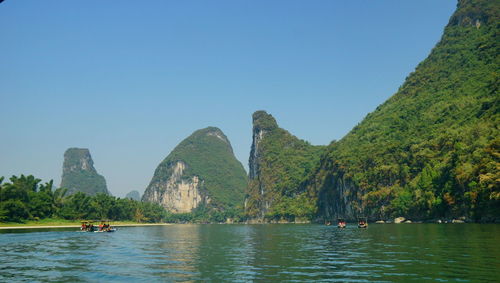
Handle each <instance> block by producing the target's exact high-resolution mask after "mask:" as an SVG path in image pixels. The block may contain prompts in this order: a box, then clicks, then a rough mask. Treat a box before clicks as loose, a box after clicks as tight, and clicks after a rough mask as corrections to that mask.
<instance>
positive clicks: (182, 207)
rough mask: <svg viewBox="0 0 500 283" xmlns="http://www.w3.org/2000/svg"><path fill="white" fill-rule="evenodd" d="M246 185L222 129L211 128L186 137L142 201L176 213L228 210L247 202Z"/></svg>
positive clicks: (154, 178) (156, 174)
mask: <svg viewBox="0 0 500 283" xmlns="http://www.w3.org/2000/svg"><path fill="white" fill-rule="evenodd" d="M246 184H247V179H246V172H245V170H244V169H243V166H242V165H241V163H240V162H239V161H238V160H236V158H235V157H234V154H233V149H232V147H231V143H230V142H229V140H228V139H227V137H226V136H225V135H224V133H223V132H222V131H221V130H220V129H218V128H215V127H208V128H205V129H201V130H198V131H196V132H194V133H193V134H192V135H191V136H189V137H188V138H186V139H185V140H183V141H182V142H181V143H180V144H179V145H178V146H177V147H176V148H175V149H174V150H173V151H172V152H171V153H170V154H169V155H168V156H167V157H166V158H165V159H164V160H163V161H162V162H161V163H160V165H158V167H157V169H156V171H155V174H154V176H153V178H152V180H151V182H150V184H149V186H148V187H147V188H146V191H145V192H144V195H143V197H142V200H143V201H149V202H155V203H159V204H161V205H162V206H163V207H165V208H166V209H168V210H169V211H171V212H174V213H185V212H192V211H193V210H194V209H196V208H198V207H205V208H210V209H217V210H225V209H227V208H231V207H235V206H237V205H238V204H241V203H243V194H244V192H243V191H244V189H245V187H246Z"/></svg>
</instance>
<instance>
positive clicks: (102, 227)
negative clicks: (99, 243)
mask: <svg viewBox="0 0 500 283" xmlns="http://www.w3.org/2000/svg"><path fill="white" fill-rule="evenodd" d="M115 231H116V228H114V227H111V225H110V224H109V220H101V223H100V224H99V229H98V230H97V231H94V232H98V233H99V232H100V233H102V232H115Z"/></svg>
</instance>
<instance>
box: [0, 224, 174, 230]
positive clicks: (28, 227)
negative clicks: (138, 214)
mask: <svg viewBox="0 0 500 283" xmlns="http://www.w3.org/2000/svg"><path fill="white" fill-rule="evenodd" d="M166 225H173V224H172V223H144V224H142V223H136V224H116V225H113V224H111V226H113V227H134V226H166ZM79 227H80V225H37V226H29V225H27V226H5V227H0V230H6V229H45V228H79Z"/></svg>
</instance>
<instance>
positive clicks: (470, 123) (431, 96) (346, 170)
mask: <svg viewBox="0 0 500 283" xmlns="http://www.w3.org/2000/svg"><path fill="white" fill-rule="evenodd" d="M499 16H500V1H489V0H461V1H459V2H458V7H457V10H456V12H455V13H454V14H453V16H452V17H451V19H450V21H449V24H448V25H447V26H446V28H445V30H444V34H443V36H442V38H441V40H440V42H439V43H438V44H437V45H436V46H435V47H434V49H433V50H432V51H431V53H430V55H429V56H428V57H427V59H425V60H424V61H423V62H422V63H420V64H419V65H418V67H417V68H416V70H415V72H413V73H411V74H410V75H409V76H408V77H407V78H406V81H405V82H404V84H403V85H402V86H401V87H400V89H399V90H398V92H397V93H396V94H395V95H393V96H392V97H391V98H390V99H388V100H387V101H386V102H385V103H383V104H382V105H380V106H379V107H377V109H376V110H375V111H374V112H372V113H370V114H368V115H367V116H366V118H365V119H364V120H363V121H362V122H361V123H360V124H359V125H357V126H356V127H354V129H352V131H351V132H350V133H349V134H347V135H346V136H345V137H344V138H343V139H341V140H340V141H338V142H334V143H332V144H331V145H330V146H329V147H328V149H327V152H326V154H324V155H323V156H322V158H321V162H320V165H319V168H318V170H317V171H316V172H315V174H314V175H313V176H312V177H311V178H310V179H309V180H308V181H307V182H305V183H304V186H305V187H307V190H308V191H310V192H311V193H312V194H316V193H317V194H318V207H319V215H320V216H321V217H323V218H328V219H331V218H336V217H348V218H355V217H356V216H359V215H367V216H369V217H370V218H372V219H387V218H390V217H394V216H405V217H407V218H412V219H432V218H439V217H449V218H451V217H460V216H464V217H467V218H470V219H472V220H476V221H492V220H493V219H499V218H500V211H499V209H500V163H499V162H500V131H499V126H500V115H499V113H500V94H499V92H498V86H499V84H500V76H499V70H500V57H499V55H500V49H499V36H498V35H499V23H500V19H499Z"/></svg>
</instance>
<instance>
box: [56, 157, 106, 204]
mask: <svg viewBox="0 0 500 283" xmlns="http://www.w3.org/2000/svg"><path fill="white" fill-rule="evenodd" d="M61 187H62V188H67V189H68V194H73V193H75V192H84V193H86V194H89V195H95V194H97V193H105V194H109V191H108V189H107V187H106V180H105V179H104V177H103V176H101V175H99V174H98V173H97V171H96V169H95V168H94V161H93V160H92V156H91V155H90V151H89V150H88V149H86V148H69V149H68V150H66V152H65V153H64V163H63V175H62V180H61Z"/></svg>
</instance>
